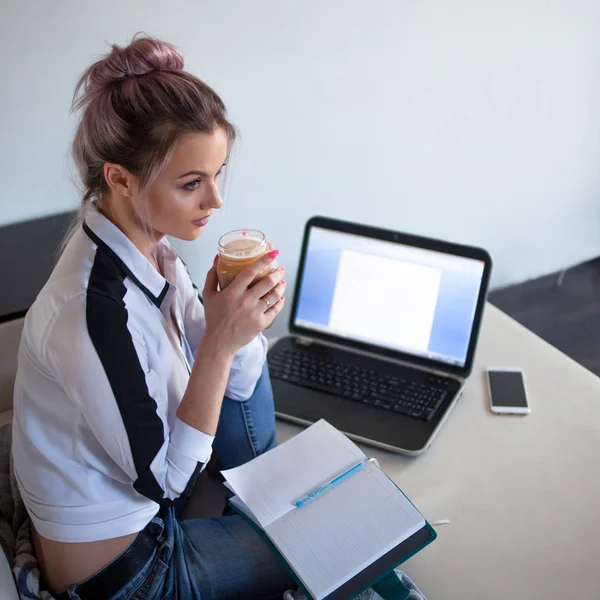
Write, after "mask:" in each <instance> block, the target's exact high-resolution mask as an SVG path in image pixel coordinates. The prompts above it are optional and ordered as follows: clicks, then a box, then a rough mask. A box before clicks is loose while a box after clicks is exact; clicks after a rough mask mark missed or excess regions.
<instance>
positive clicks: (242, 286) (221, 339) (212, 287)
mask: <svg viewBox="0 0 600 600" xmlns="http://www.w3.org/2000/svg"><path fill="white" fill-rule="evenodd" d="M278 254H279V253H278V252H277V250H274V251H272V252H269V253H268V254H265V255H264V256H263V257H261V258H260V259H259V260H257V261H256V262H255V263H253V264H251V265H250V266H249V267H246V268H245V269H244V270H243V271H241V272H240V274H239V275H238V276H237V277H236V278H235V279H234V280H233V281H232V282H231V283H230V284H229V285H228V286H227V287H226V288H225V289H224V290H222V291H218V290H217V284H218V279H217V269H216V262H215V265H213V267H212V269H211V270H210V271H209V272H208V275H207V277H206V284H205V286H204V291H203V292H202V299H203V301H204V312H205V314H206V332H205V334H204V336H205V337H207V338H209V339H211V340H213V343H214V344H216V345H215V346H214V347H216V348H218V349H219V351H220V352H223V353H225V354H229V355H233V354H235V353H236V352H237V351H238V350H239V349H240V348H241V347H242V346H245V345H246V344H248V343H250V342H251V341H252V340H253V339H254V338H255V337H256V336H257V335H258V334H259V333H260V332H261V331H264V330H265V329H267V327H270V326H271V325H272V323H273V321H274V320H275V318H276V317H277V315H278V314H279V313H280V312H281V310H282V309H283V305H284V301H285V300H284V297H283V294H284V290H285V285H286V282H285V281H283V274H284V270H283V269H276V270H275V271H273V272H272V273H270V274H269V275H267V276H266V277H263V278H262V279H261V280H259V281H257V282H256V283H255V284H254V285H252V287H250V286H251V284H252V282H253V281H254V279H255V278H256V276H257V275H258V274H259V273H260V272H261V271H263V270H264V269H265V268H266V267H268V266H269V265H270V264H271V263H272V262H273V261H274V260H275V258H276V257H277V255H278Z"/></svg>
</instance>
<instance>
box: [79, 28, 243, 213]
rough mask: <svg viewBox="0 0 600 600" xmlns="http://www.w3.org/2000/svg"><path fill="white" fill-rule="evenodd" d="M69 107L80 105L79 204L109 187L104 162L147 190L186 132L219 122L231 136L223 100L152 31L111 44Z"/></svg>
mask: <svg viewBox="0 0 600 600" xmlns="http://www.w3.org/2000/svg"><path fill="white" fill-rule="evenodd" d="M72 110H73V111H77V110H80V111H82V114H81V119H80V122H79V126H78V128H77V132H76V134H75V139H74V140H73V147H72V151H73V158H74V160H75V163H76V165H77V168H78V171H79V176H80V178H81V182H82V184H83V188H84V193H83V199H82V208H85V205H86V203H87V202H89V201H91V200H95V199H98V198H100V197H102V194H103V193H105V192H106V191H107V184H106V181H105V179H104V164H105V163H107V162H111V163H116V164H119V165H121V166H123V167H125V168H126V169H128V170H129V171H130V172H131V173H133V174H134V175H137V176H139V178H140V185H141V187H142V188H144V187H145V186H147V185H148V184H149V183H150V182H151V181H152V179H153V178H154V177H155V175H156V174H157V173H158V172H159V171H160V170H161V169H162V168H163V167H164V165H165V164H166V162H167V161H168V159H169V157H170V155H171V154H172V152H173V150H174V148H175V146H176V145H177V143H178V141H179V140H180V139H181V137H182V136H184V135H186V134H187V133H191V132H200V133H212V132H214V131H215V129H217V128H218V127H222V128H223V129H224V130H225V131H226V133H227V135H228V138H229V141H230V145H231V144H232V143H233V141H234V140H235V134H236V131H235V128H234V126H233V125H232V124H231V123H230V122H229V121H228V120H227V117H226V110H225V105H224V104H223V101H222V100H221V98H220V97H219V96H218V95H217V94H216V93H215V92H214V91H213V90H212V88H210V87H209V86H208V85H206V84H205V83H204V82H202V81H201V80H200V79H198V78H197V77H195V76H193V75H191V74H190V73H187V72H186V71H184V70H183V56H182V55H181V52H180V51H179V50H178V49H177V48H176V47H175V46H173V45H172V44H168V43H166V42H162V41H160V40H158V39H156V38H152V37H145V36H144V37H139V36H135V37H134V39H133V41H132V42H131V44H129V46H126V47H120V46H117V45H113V46H112V50H111V51H110V52H109V53H108V54H107V55H106V56H105V57H104V58H102V59H101V60H99V61H98V62H96V63H94V64H93V65H92V66H91V67H89V68H88V69H86V70H85V71H84V73H83V74H82V75H81V78H80V79H79V82H78V83H77V86H76V88H75V94H74V96H73V105H72Z"/></svg>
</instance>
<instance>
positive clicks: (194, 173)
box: [177, 171, 207, 179]
mask: <svg viewBox="0 0 600 600" xmlns="http://www.w3.org/2000/svg"><path fill="white" fill-rule="evenodd" d="M188 175H200V177H207V173H205V172H204V171H188V172H187V173H184V174H183V175H180V176H179V177H178V178H177V179H182V178H183V177H187V176H188Z"/></svg>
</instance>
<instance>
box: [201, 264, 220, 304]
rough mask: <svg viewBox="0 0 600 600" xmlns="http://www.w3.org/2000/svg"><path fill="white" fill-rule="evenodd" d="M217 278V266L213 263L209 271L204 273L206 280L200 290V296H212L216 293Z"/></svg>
mask: <svg viewBox="0 0 600 600" xmlns="http://www.w3.org/2000/svg"><path fill="white" fill-rule="evenodd" d="M218 283H219V278H218V277H217V268H216V267H215V266H214V265H213V266H212V267H211V268H210V271H209V272H208V273H207V274H206V282H205V284H204V289H203V290H202V298H207V299H208V298H212V297H213V296H214V295H215V294H216V293H217V289H218V288H217V285H218Z"/></svg>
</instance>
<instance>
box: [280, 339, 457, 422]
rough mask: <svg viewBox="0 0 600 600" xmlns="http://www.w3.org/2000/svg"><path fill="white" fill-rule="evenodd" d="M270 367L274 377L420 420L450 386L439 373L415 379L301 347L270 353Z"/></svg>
mask: <svg viewBox="0 0 600 600" xmlns="http://www.w3.org/2000/svg"><path fill="white" fill-rule="evenodd" d="M269 371H270V374H271V377H272V378H273V379H281V380H283V381H287V382H289V383H292V384H294V385H298V386H301V387H304V388H308V389H311V390H317V391H319V392H325V393H327V394H332V395H333V396H338V397H340V398H344V399H346V400H348V401H351V402H360V403H363V404H368V405H372V406H375V407H378V408H381V409H382V410H389V411H392V412H395V413H400V414H402V415H407V416H410V417H414V418H415V419H421V420H423V421H430V420H431V419H432V418H433V416H434V415H435V413H436V411H437V410H438V408H439V407H440V406H441V404H442V402H443V401H444V400H445V398H446V397H447V395H448V386H449V380H447V379H444V378H441V377H435V376H431V377H430V378H429V380H428V381H427V383H423V382H418V383H417V382H413V381H410V380H407V379H403V378H401V377H392V376H390V375H387V374H385V373H378V372H377V371H375V370H371V369H364V368H362V367H359V366H357V365H354V364H351V363H345V362H341V361H338V360H331V359H329V358H326V357H322V356H319V355H317V354H313V353H310V352H304V351H302V350H280V351H278V352H275V353H274V354H272V353H269Z"/></svg>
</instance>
